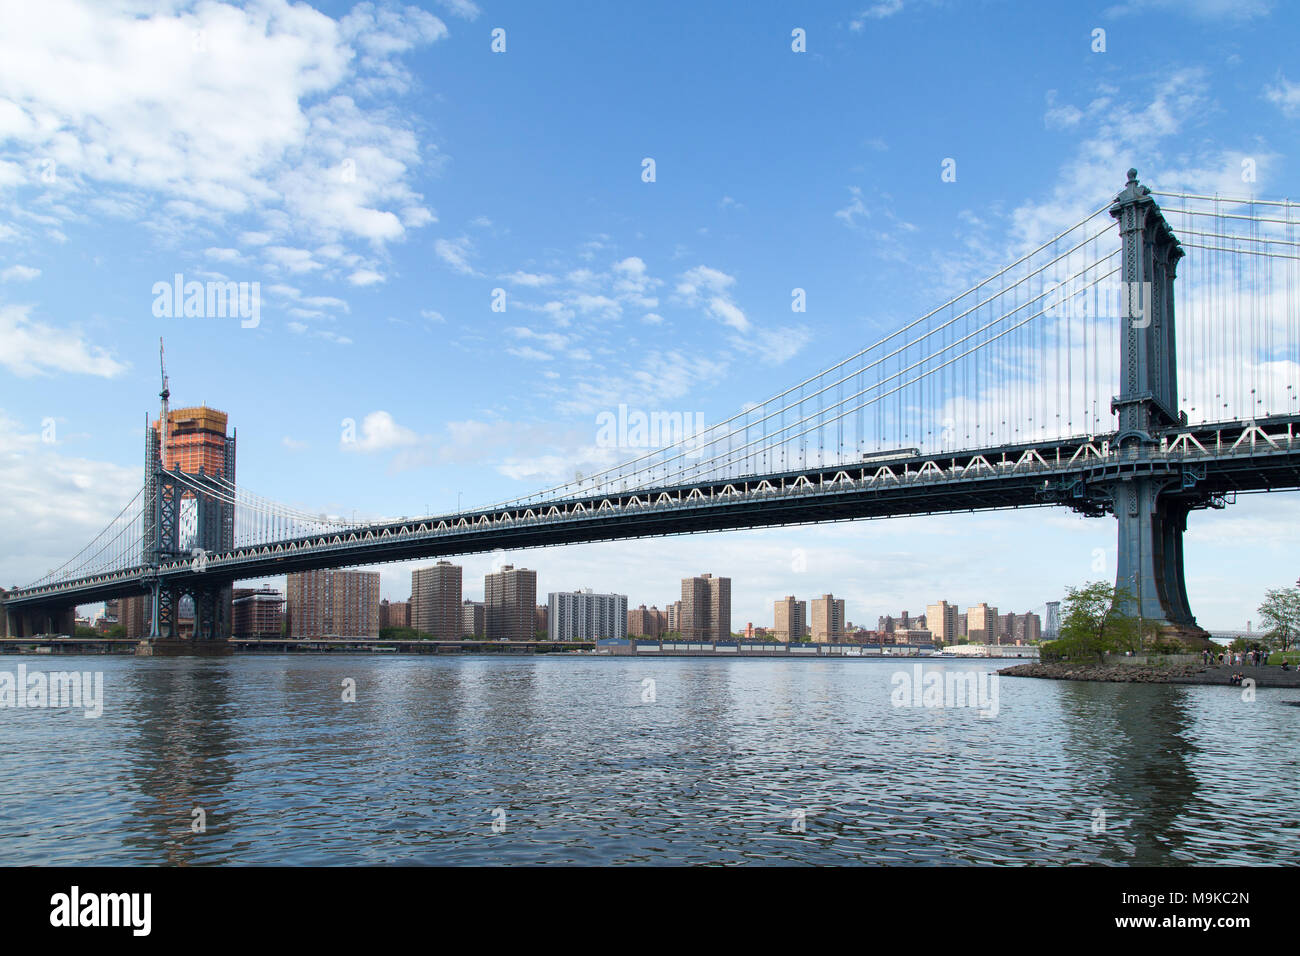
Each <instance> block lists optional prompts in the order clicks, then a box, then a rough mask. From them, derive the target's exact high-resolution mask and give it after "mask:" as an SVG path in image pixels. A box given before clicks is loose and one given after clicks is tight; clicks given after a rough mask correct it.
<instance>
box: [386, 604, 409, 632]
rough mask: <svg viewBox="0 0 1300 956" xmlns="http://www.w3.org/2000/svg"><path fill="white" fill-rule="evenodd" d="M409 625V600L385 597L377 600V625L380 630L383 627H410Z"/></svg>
mask: <svg viewBox="0 0 1300 956" xmlns="http://www.w3.org/2000/svg"><path fill="white" fill-rule="evenodd" d="M410 626H411V602H410V601H389V600H387V599H385V600H383V601H380V602H379V627H380V629H381V630H382V629H383V628H385V627H410Z"/></svg>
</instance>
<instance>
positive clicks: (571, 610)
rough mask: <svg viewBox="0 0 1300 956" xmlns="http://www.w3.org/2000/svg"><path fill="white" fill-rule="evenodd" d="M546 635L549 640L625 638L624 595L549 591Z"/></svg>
mask: <svg viewBox="0 0 1300 956" xmlns="http://www.w3.org/2000/svg"><path fill="white" fill-rule="evenodd" d="M548 606H549V609H550V613H549V615H548V620H549V628H550V630H549V632H548V636H549V637H550V639H551V640H553V641H594V640H599V639H600V638H609V637H627V595H626V594H595V593H593V592H592V591H591V590H590V589H584V590H581V591H552V592H551V593H550V595H549V597H548Z"/></svg>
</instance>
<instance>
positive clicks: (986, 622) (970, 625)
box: [966, 602, 998, 644]
mask: <svg viewBox="0 0 1300 956" xmlns="http://www.w3.org/2000/svg"><path fill="white" fill-rule="evenodd" d="M966 635H967V637H969V638H970V642H971V643H972V644H996V643H997V639H998V609H997V608H995V607H989V606H988V605H987V604H984V603H983V602H981V603H979V604H976V605H975V606H974V607H968V608H967V609H966Z"/></svg>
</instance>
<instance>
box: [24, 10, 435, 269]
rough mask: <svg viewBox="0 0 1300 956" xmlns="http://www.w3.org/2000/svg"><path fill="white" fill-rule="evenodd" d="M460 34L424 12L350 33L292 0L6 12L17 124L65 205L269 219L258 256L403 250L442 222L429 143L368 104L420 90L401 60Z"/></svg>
mask: <svg viewBox="0 0 1300 956" xmlns="http://www.w3.org/2000/svg"><path fill="white" fill-rule="evenodd" d="M445 34H446V29H445V27H444V26H443V25H442V23H441V21H439V20H438V19H437V18H436V17H433V16H431V15H430V14H428V13H426V12H424V11H420V10H418V9H417V8H415V7H413V6H408V7H405V8H396V7H394V8H383V9H380V8H376V7H375V6H374V5H372V4H368V3H363V4H360V5H358V6H357V7H356V8H354V10H353V12H352V13H351V14H349V15H348V16H347V17H345V18H344V19H343V20H342V21H338V22H336V21H335V20H332V19H331V18H330V17H328V16H326V15H325V14H323V13H320V12H318V11H316V10H314V9H312V8H311V7H310V6H308V5H306V4H301V3H290V2H288V0H263V2H259V3H256V4H251V5H250V6H249V7H248V8H246V9H241V8H238V7H235V6H233V5H230V4H225V3H206V2H205V3H200V4H197V5H195V6H194V7H193V8H192V9H184V8H182V7H180V6H179V5H177V4H164V5H162V6H161V7H155V8H152V9H146V8H144V7H143V5H141V4H139V3H135V2H131V0H94V2H91V0H44V2H42V3H41V4H24V3H11V4H4V5H0V101H2V102H5V103H6V109H5V110H4V111H3V112H0V128H3V135H4V137H5V139H6V140H7V141H8V144H9V146H10V147H11V150H12V152H13V154H14V155H15V156H16V157H18V158H22V159H26V160H27V161H29V162H35V161H38V160H43V159H46V158H48V159H50V160H52V161H54V162H55V163H56V164H57V169H58V170H59V180H58V188H57V190H52V191H51V192H52V193H53V195H55V196H56V197H58V198H59V199H60V200H61V199H63V198H64V197H67V196H70V195H78V194H80V195H83V196H85V195H86V194H89V193H93V192H97V191H98V192H111V193H115V194H116V196H115V197H114V196H103V197H101V198H104V199H108V200H110V201H114V200H115V199H119V198H120V200H121V201H122V202H123V203H125V204H126V205H128V206H130V205H136V206H140V205H143V206H144V207H145V208H146V209H148V208H149V207H152V210H153V211H152V213H151V218H150V219H149V221H150V222H152V223H153V225H154V226H155V227H157V228H162V229H170V230H171V231H176V230H177V229H178V224H177V223H176V222H174V221H172V222H168V219H169V218H170V219H173V220H174V219H175V218H177V217H179V218H181V219H183V220H189V219H197V218H202V219H207V220H211V221H216V222H220V221H222V220H224V219H226V218H228V217H232V216H236V215H241V216H242V215H253V216H258V217H261V218H262V219H263V220H264V221H265V223H266V228H265V229H254V230H247V231H246V237H247V239H248V241H249V242H253V241H254V240H256V239H258V238H261V239H262V242H260V243H258V244H267V243H269V242H270V241H271V236H273V235H281V236H282V237H285V238H287V236H286V235H285V234H286V233H287V234H289V235H292V234H293V233H295V232H304V233H309V234H311V235H312V236H313V237H321V238H325V239H327V240H330V239H334V238H338V237H342V238H356V239H363V240H368V241H370V242H373V243H382V242H387V241H392V240H395V239H398V238H401V237H402V236H403V235H404V233H405V230H406V229H407V228H409V227H410V226H411V225H412V224H421V223H424V222H428V221H431V215H432V214H431V213H430V212H429V211H428V210H427V209H425V207H424V204H423V198H422V197H421V196H420V195H419V194H417V193H415V192H414V191H413V190H412V188H411V186H410V180H411V177H412V171H413V169H414V167H415V166H417V165H419V164H420V163H421V162H422V158H421V157H422V152H421V146H420V144H419V143H418V141H417V140H416V137H415V135H414V133H413V132H412V131H411V130H409V129H408V128H406V127H405V126H404V125H401V124H400V123H398V122H397V121H395V120H394V119H392V118H391V116H390V114H389V113H388V112H387V111H385V110H382V109H369V110H366V111H364V112H363V111H362V110H360V109H359V108H358V107H357V106H356V104H355V102H354V101H353V93H354V92H361V93H364V92H370V93H373V92H375V91H380V90H383V89H390V88H391V89H403V88H405V86H406V85H407V83H408V82H409V78H407V77H406V75H405V73H404V68H403V67H402V66H401V63H400V60H399V58H400V57H401V56H402V55H403V54H405V53H407V52H409V51H410V50H412V49H415V48H416V47H419V46H423V45H427V44H429V43H433V42H435V41H437V40H438V39H439V38H441V37H442V36H444V35H445ZM50 202H51V205H50V208H51V209H58V208H60V207H59V206H57V205H53V204H52V203H53V201H50ZM63 208H65V209H66V207H63ZM62 217H63V214H61V218H62ZM138 218H140V219H144V218H146V217H144V216H141V217H138Z"/></svg>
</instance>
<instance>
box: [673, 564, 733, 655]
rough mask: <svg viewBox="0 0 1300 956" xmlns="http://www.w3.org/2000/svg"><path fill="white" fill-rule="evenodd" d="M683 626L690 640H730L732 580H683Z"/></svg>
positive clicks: (707, 578)
mask: <svg viewBox="0 0 1300 956" xmlns="http://www.w3.org/2000/svg"><path fill="white" fill-rule="evenodd" d="M681 623H682V626H681V632H682V637H683V638H684V639H686V640H688V641H726V640H730V639H731V578H715V577H714V576H713V575H711V574H701V575H700V576H699V577H695V578H682V610H681Z"/></svg>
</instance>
